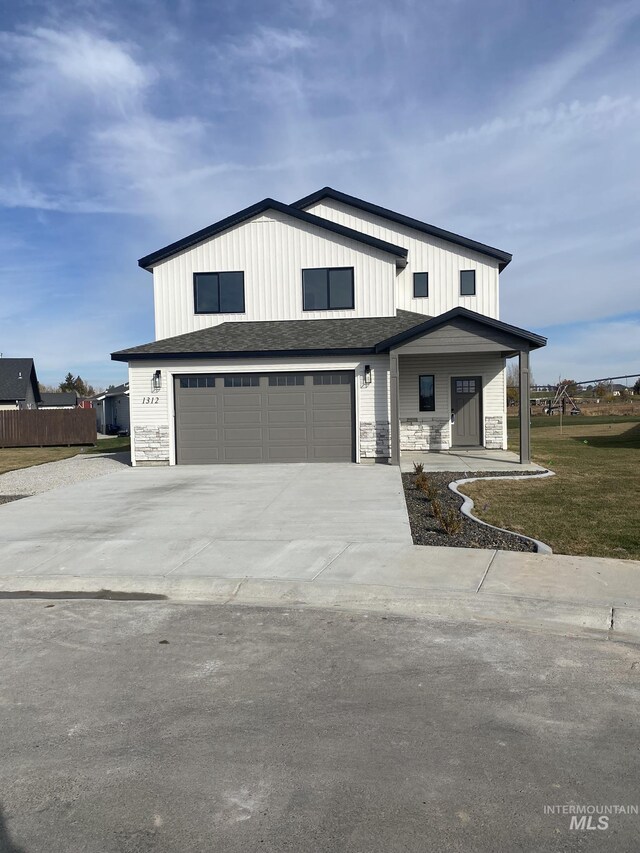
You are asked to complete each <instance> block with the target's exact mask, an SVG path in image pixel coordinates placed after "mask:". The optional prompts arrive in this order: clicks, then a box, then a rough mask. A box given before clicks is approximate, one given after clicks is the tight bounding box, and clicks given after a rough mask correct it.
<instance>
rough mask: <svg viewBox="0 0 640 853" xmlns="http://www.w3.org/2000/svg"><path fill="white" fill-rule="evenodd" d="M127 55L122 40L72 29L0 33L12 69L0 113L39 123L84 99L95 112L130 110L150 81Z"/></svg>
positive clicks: (127, 48) (128, 49) (129, 51)
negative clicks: (38, 119)
mask: <svg viewBox="0 0 640 853" xmlns="http://www.w3.org/2000/svg"><path fill="white" fill-rule="evenodd" d="M132 53H133V48H132V46H131V45H129V44H127V43H125V42H120V41H114V40H110V39H108V38H105V37H103V36H100V35H98V34H96V33H90V32H88V31H86V30H82V29H77V28H76V29H71V30H64V31H63V30H53V29H48V28H45V27H35V28H34V29H32V30H30V31H25V32H20V33H7V32H4V33H0V57H2V58H3V59H4V60H5V61H8V62H9V63H11V65H12V67H13V68H14V69H15V70H14V71H13V73H11V74H10V81H11V84H12V85H11V86H10V88H9V91H8V92H6V93H5V97H4V98H3V106H2V108H1V109H2V111H3V112H5V113H9V114H12V115H21V116H24V117H30V116H34V113H36V115H37V116H38V118H40V119H41V118H42V111H44V113H45V114H46V115H47V116H48V117H49V118H51V116H52V115H53V114H55V113H58V114H60V113H63V114H64V112H65V108H69V106H70V105H71V104H72V102H74V101H75V100H77V99H86V98H89V99H90V100H92V101H93V103H94V105H95V107H96V108H97V109H99V110H102V111H104V110H107V111H110V112H112V111H113V112H118V113H126V112H131V111H132V110H135V109H137V108H138V107H139V105H140V98H141V95H142V93H143V92H144V91H145V90H146V89H147V87H148V86H149V85H150V83H151V81H152V79H153V77H154V74H153V72H152V71H151V69H150V68H149V66H145V65H144V64H142V63H140V62H137V61H136V60H135V59H134V57H133V55H132Z"/></svg>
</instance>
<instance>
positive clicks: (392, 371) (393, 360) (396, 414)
mask: <svg viewBox="0 0 640 853" xmlns="http://www.w3.org/2000/svg"><path fill="white" fill-rule="evenodd" d="M389 365H390V366H389V376H390V383H389V389H390V394H391V400H390V403H391V435H390V438H391V464H392V465H399V464H400V382H399V357H398V354H397V353H395V352H390V353H389Z"/></svg>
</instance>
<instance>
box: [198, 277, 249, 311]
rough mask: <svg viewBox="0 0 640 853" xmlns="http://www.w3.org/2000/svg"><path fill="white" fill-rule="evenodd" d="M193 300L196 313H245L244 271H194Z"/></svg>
mask: <svg viewBox="0 0 640 853" xmlns="http://www.w3.org/2000/svg"><path fill="white" fill-rule="evenodd" d="M193 301H194V310H195V313H196V314H244V273H243V272H196V273H194V274H193Z"/></svg>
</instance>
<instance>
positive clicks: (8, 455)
mask: <svg viewBox="0 0 640 853" xmlns="http://www.w3.org/2000/svg"><path fill="white" fill-rule="evenodd" d="M80 452H81V451H80V448H77V447H3V448H0V474H6V473H7V471H16V470H17V469H18V468H30V467H31V466H32V465H43V464H44V463H45V462H57V461H58V460H59V459H68V458H69V457H70V456H76V455H77V454H78V453H80Z"/></svg>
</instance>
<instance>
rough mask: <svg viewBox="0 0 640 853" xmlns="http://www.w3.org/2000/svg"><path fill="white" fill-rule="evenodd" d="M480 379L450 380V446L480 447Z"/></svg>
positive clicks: (464, 377)
mask: <svg viewBox="0 0 640 853" xmlns="http://www.w3.org/2000/svg"><path fill="white" fill-rule="evenodd" d="M481 419H482V378H481V377H480V376H454V377H452V379H451V420H452V424H451V446H452V447H480V446H481V445H482V421H481Z"/></svg>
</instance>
